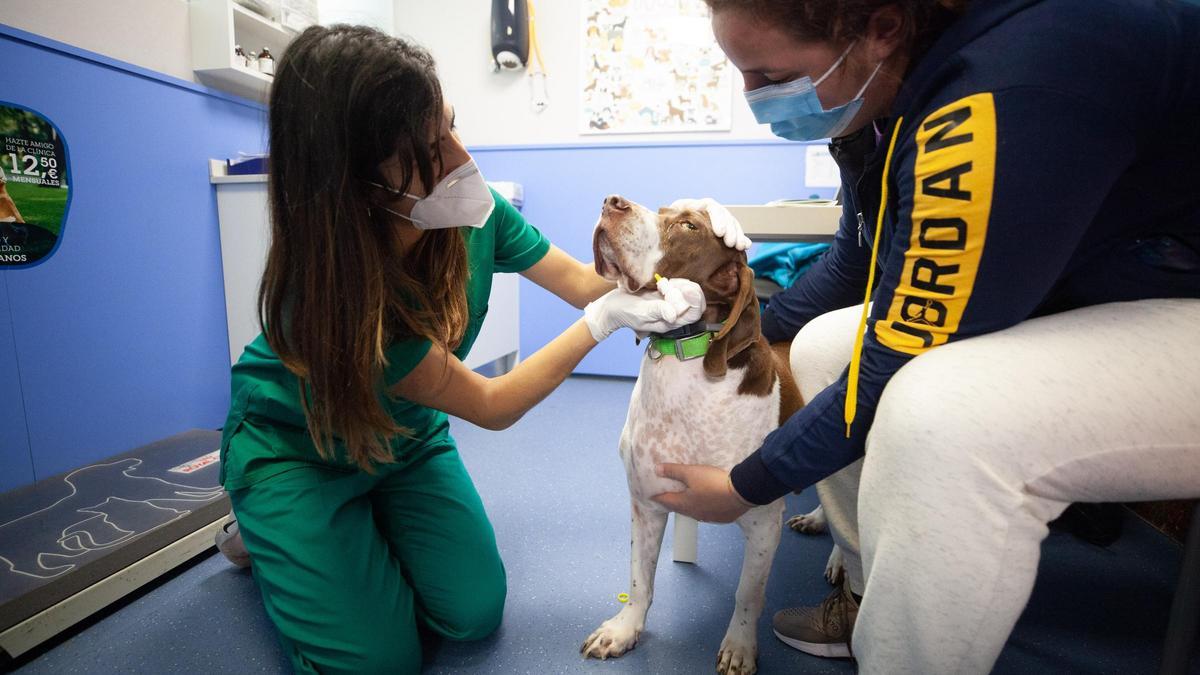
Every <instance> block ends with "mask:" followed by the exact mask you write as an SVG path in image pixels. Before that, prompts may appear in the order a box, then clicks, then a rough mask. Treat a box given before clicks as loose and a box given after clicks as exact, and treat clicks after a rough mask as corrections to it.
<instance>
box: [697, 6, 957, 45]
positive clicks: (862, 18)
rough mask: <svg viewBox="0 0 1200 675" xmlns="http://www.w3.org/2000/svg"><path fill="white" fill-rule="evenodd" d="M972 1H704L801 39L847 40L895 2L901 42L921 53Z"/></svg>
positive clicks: (854, 37)
mask: <svg viewBox="0 0 1200 675" xmlns="http://www.w3.org/2000/svg"><path fill="white" fill-rule="evenodd" d="M969 1H970V0H704V2H705V3H706V4H707V5H708V7H709V9H711V10H712V11H713V13H714V14H715V13H717V12H721V11H724V10H726V9H738V10H741V11H744V12H748V13H750V15H751V16H754V17H756V18H758V19H761V20H765V21H769V22H771V23H773V24H775V25H777V26H780V27H781V28H783V29H784V30H786V31H787V32H789V33H790V34H791V35H792V36H793V37H795V38H797V39H800V40H804V41H817V40H828V41H831V42H837V43H846V42H850V41H852V40H856V39H858V38H860V37H862V36H863V35H865V34H866V31H867V23H868V22H869V21H870V19H871V15H872V14H874V13H875V10H877V9H880V8H882V7H887V6H889V5H894V6H895V7H896V8H898V9H899V10H900V13H901V14H902V15H903V16H904V44H905V47H906V48H907V50H908V53H909V54H910V55H911V56H913V57H916V56H919V55H920V54H923V53H924V52H925V51H926V50H927V49H928V48H929V46H930V45H931V44H932V43H933V41H934V40H936V39H937V37H938V35H940V34H941V33H942V31H943V30H945V28H946V26H948V25H949V24H950V22H951V21H953V20H954V18H955V17H957V16H958V15H959V14H961V13H962V12H963V11H964V10H965V9H966V6H967V3H968V2H969Z"/></svg>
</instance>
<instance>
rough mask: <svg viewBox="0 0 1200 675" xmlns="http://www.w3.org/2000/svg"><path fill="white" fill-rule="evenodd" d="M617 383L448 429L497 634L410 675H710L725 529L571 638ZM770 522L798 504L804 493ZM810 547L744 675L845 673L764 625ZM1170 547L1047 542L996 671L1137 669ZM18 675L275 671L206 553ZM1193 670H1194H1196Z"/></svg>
mask: <svg viewBox="0 0 1200 675" xmlns="http://www.w3.org/2000/svg"><path fill="white" fill-rule="evenodd" d="M632 384H633V383H632V381H631V380H624V379H601V378H586V377H577V378H572V379H570V380H568V381H567V382H566V383H565V384H564V385H563V386H562V387H561V388H560V389H559V390H558V391H557V392H555V393H554V394H553V395H551V396H550V398H548V399H547V400H546V401H545V402H543V403H542V404H541V405H540V406H539V407H538V408H536V409H535V410H534V411H532V412H531V413H529V414H528V415H527V416H526V417H525V419H523V420H522V421H521V422H520V423H518V424H517V425H516V426H515V427H513V428H512V429H509V430H507V431H504V432H500V433H492V432H488V431H484V430H481V429H478V428H476V427H474V426H472V425H470V424H467V423H464V422H457V421H456V422H455V424H454V433H455V436H456V438H457V439H458V442H459V447H460V449H461V452H462V454H463V456H464V458H465V461H466V463H467V466H468V468H469V469H470V471H471V474H472V475H473V476H474V478H475V481H476V484H477V486H478V488H479V491H480V493H481V494H482V495H483V500H484V503H485V504H486V506H487V508H488V512H489V514H490V515H491V518H492V521H493V524H494V526H495V529H496V535H497V538H498V540H499V542H500V548H501V551H502V553H503V555H504V560H505V564H506V566H507V569H508V584H509V595H508V604H507V606H506V609H505V615H504V622H503V625H502V626H501V628H500V630H499V631H498V632H497V633H496V634H494V635H493V636H491V637H490V638H488V639H486V640H484V641H482V642H478V643H472V644H462V643H443V644H442V645H441V646H440V647H439V648H437V650H436V652H434V653H433V654H431V655H429V658H428V659H427V664H426V667H425V672H426V673H539V674H545V673H610V674H611V673H655V674H657V673H686V674H688V675H700V674H702V673H709V672H714V662H715V658H716V653H717V647H718V645H719V644H720V641H721V637H722V635H723V634H724V630H725V626H726V622H727V621H728V619H729V613H730V611H731V609H732V603H733V591H734V588H735V587H736V585H737V578H738V573H739V569H740V564H741V536H740V533H739V532H738V530H737V528H736V527H735V526H732V525H731V526H715V525H701V529H700V545H699V557H700V562H699V564H698V565H694V566H693V565H687V564H679V563H672V562H671V561H670V555H669V550H670V543H671V541H670V539H671V531H670V528H668V530H667V539H666V541H665V542H664V545H663V549H664V555H663V557H662V559H661V561H660V564H659V568H658V577H657V579H658V581H657V588H656V594H655V602H654V607H653V609H651V611H650V615H649V618H648V621H647V627H646V632H645V633H644V634H643V635H642V638H641V641H640V643H639V644H638V646H637V648H636V649H635V650H633V652H631V653H630V654H627V655H626V656H623V657H621V658H619V659H615V660H609V661H606V662H600V661H594V660H591V661H585V660H583V659H581V658H580V656H579V646H580V644H582V642H583V639H584V638H585V637H586V636H587V635H588V633H590V632H591V631H592V629H594V628H595V627H596V626H597V625H598V624H599V623H600V622H601V621H603V620H604V619H606V618H608V617H609V616H611V615H612V614H613V613H615V612H616V611H617V609H618V607H619V605H618V602H617V599H616V596H617V594H618V593H620V592H622V591H625V590H627V585H628V574H629V511H628V508H629V507H628V497H627V494H628V493H627V491H626V487H625V478H624V473H623V469H622V467H621V462H620V460H619V459H618V457H617V449H616V447H617V438H618V436H619V434H620V431H621V425H622V424H623V422H624V419H625V409H626V406H627V404H628V400H629V393H630V391H631V389H632ZM788 499H789V505H788V506H789V508H788V513H789V515H790V514H793V513H797V512H803V511H807V510H809V509H810V508H812V507H813V506H815V504H816V497H815V495H814V494H813V492H812V491H811V490H809V491H806V492H805V493H804V494H802V495H793V496H791V497H789V498H788ZM829 548H830V540H829V538H828V536H827V535H826V536H817V537H805V536H802V535H799V534H795V533H793V532H790V531H785V532H784V534H783V542H782V544H781V545H780V548H779V551H778V554H777V556H776V559H775V567H774V569H773V571H772V574H771V580H770V584H769V586H768V589H767V611H766V612H765V613H764V617H763V618H762V620H761V621H760V624H759V660H758V666H759V671H760V672H761V673H765V674H768V675H769V674H770V673H845V672H853V671H854V667H853V664H852V663H850V662H849V661H841V660H823V659H819V658H815V657H810V656H806V655H804V654H801V653H799V652H796V651H793V650H791V649H789V648H787V647H785V646H784V645H783V644H782V643H780V642H778V641H777V640H776V639H775V638H774V637H773V636H772V634H771V630H770V623H769V616H770V615H771V614H772V613H774V612H775V611H776V610H778V609H780V608H783V607H786V606H789V605H794V604H815V603H817V602H819V601H820V600H821V598H823V597H824V596H825V595H826V594H827V593H828V591H829V587H828V586H827V585H826V583H825V581H824V579H823V578H822V575H821V573H822V570H823V568H824V564H825V559H826V557H827V556H828V554H829ZM1180 555H1181V552H1180V548H1179V547H1178V546H1177V545H1176V544H1174V543H1172V542H1171V541H1169V540H1168V539H1167V538H1166V537H1164V536H1162V535H1160V534H1159V533H1157V532H1155V531H1154V530H1152V529H1151V528H1150V527H1148V526H1146V525H1145V524H1144V523H1142V522H1141V521H1140V520H1137V519H1136V518H1133V517H1129V518H1128V521H1127V523H1126V529H1125V534H1124V536H1123V537H1122V538H1121V540H1120V541H1118V542H1117V543H1116V544H1115V545H1113V546H1112V547H1110V548H1108V549H1101V548H1096V547H1093V546H1090V545H1088V544H1085V543H1082V542H1080V541H1078V540H1076V539H1074V538H1073V537H1071V536H1069V535H1064V534H1057V533H1056V534H1052V535H1051V536H1050V538H1049V539H1048V540H1047V541H1046V543H1045V545H1044V546H1043V558H1042V562H1041V569H1040V571H1039V574H1038V581H1037V585H1036V587H1035V589H1034V592H1033V598H1032V600H1031V601H1030V604H1029V607H1028V608H1027V610H1026V612H1025V614H1024V615H1023V616H1022V618H1021V620H1020V622H1019V623H1018V625H1017V628H1016V630H1015V631H1014V633H1013V636H1012V638H1011V639H1010V641H1009V643H1008V646H1007V647H1006V648H1005V650H1004V652H1003V654H1002V655H1001V657H1000V661H999V663H998V664H997V667H996V671H995V672H997V673H1014V674H1016V673H1021V674H1024V673H1121V674H1122V675H1131V674H1135V673H1153V672H1156V670H1157V668H1158V660H1159V651H1160V648H1161V640H1162V635H1163V632H1164V630H1165V626H1166V616H1167V611H1168V608H1169V606H1170V602H1171V595H1172V593H1173V590H1174V585H1175V578H1176V574H1177V571H1178V565H1179V561H1180ZM16 665H17V666H18V672H21V673H29V674H31V675H32V674H35V673H55V674H59V675H62V674H67V673H155V674H160V673H258V672H266V673H274V672H280V671H286V670H287V668H288V666H287V662H286V659H285V658H284V655H283V653H282V652H281V651H280V649H279V647H278V646H277V643H276V640H275V635H274V632H273V628H272V626H271V625H270V623H269V622H268V620H267V618H266V615H265V614H264V612H263V607H262V601H261V600H260V598H259V595H258V592H257V589H256V588H255V585H254V579H253V576H252V574H251V573H250V572H249V571H243V570H238V569H236V568H234V567H232V566H230V565H229V564H227V563H226V562H225V561H224V559H223V558H221V557H220V556H219V555H216V554H213V555H209V556H207V557H205V558H203V559H200V560H199V561H198V562H196V563H194V564H192V565H190V566H188V567H187V568H186V569H184V570H182V571H180V572H178V573H176V574H173V575H171V576H170V577H169V578H167V579H165V580H163V581H161V582H160V583H157V584H156V585H154V586H153V587H152V588H151V589H149V590H147V591H144V592H142V593H139V594H138V595H137V596H135V597H134V598H133V599H131V600H129V601H127V602H124V603H122V604H120V605H119V606H117V607H115V608H113V609H110V610H109V611H107V612H105V613H104V614H103V615H101V616H99V617H96V618H95V619H93V620H91V621H89V622H87V623H86V624H85V625H83V626H82V627H79V628H77V629H75V630H73V631H71V632H70V633H68V634H67V635H66V636H65V637H64V638H61V639H59V640H56V641H55V642H54V643H53V644H51V645H48V646H47V647H45V648H43V649H41V650H39V651H38V652H36V653H35V654H33V655H31V656H29V657H26V658H24V659H23V660H21V661H20V662H18V664H16ZM1197 672H1200V668H1198V669H1197Z"/></svg>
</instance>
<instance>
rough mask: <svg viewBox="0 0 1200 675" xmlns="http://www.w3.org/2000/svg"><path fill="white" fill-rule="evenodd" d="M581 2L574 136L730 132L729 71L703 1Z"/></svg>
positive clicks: (586, 0)
mask: <svg viewBox="0 0 1200 675" xmlns="http://www.w3.org/2000/svg"><path fill="white" fill-rule="evenodd" d="M582 4H583V31H584V35H583V42H582V44H583V49H582V52H581V66H582V77H581V78H580V81H581V86H582V91H581V98H580V133H583V134H613V133H647V132H658V133H660V132H670V131H729V130H730V127H731V114H730V108H731V105H732V83H731V80H732V78H731V75H730V65H729V62H728V60H727V59H726V58H725V55H724V53H723V52H722V51H721V49H720V48H719V47H718V46H717V42H716V40H715V39H714V38H713V34H712V28H711V26H710V25H709V14H708V8H707V7H706V6H705V4H704V2H703V0H584V2H583V3H582Z"/></svg>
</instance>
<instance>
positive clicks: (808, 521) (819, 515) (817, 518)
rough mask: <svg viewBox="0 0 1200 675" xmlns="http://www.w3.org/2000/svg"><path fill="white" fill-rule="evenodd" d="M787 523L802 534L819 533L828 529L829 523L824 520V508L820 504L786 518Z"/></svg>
mask: <svg viewBox="0 0 1200 675" xmlns="http://www.w3.org/2000/svg"><path fill="white" fill-rule="evenodd" d="M787 525H788V527H790V528H792V529H793V530H795V531H796V532H800V533H802V534H821V533H822V532H824V531H826V530H827V529H829V523H828V521H826V520H825V510H824V509H823V508H821V505H820V504H817V508H815V509H813V510H812V511H809V512H808V513H805V514H803V515H800V516H792V517H791V518H788V521H787Z"/></svg>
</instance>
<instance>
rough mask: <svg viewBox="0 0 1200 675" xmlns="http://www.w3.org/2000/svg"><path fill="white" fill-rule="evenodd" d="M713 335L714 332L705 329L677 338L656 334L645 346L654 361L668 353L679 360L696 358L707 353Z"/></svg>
mask: <svg viewBox="0 0 1200 675" xmlns="http://www.w3.org/2000/svg"><path fill="white" fill-rule="evenodd" d="M713 335H714V333H712V332H710V331H705V332H703V333H701V334H699V335H693V336H692V337H686V338H677V339H675V338H666V337H657V336H656V337H652V338H650V346H649V347H647V350H648V351H649V353H650V358H651V359H652V360H654V361H657V360H659V359H661V358H662V357H663V356H664V355H668V354H669V355H672V356H674V357H675V358H677V359H679V360H680V361H687V360H689V359H697V358H700V357H701V356H704V355H705V354H707V353H708V346H709V345H710V344H712V339H713Z"/></svg>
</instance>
